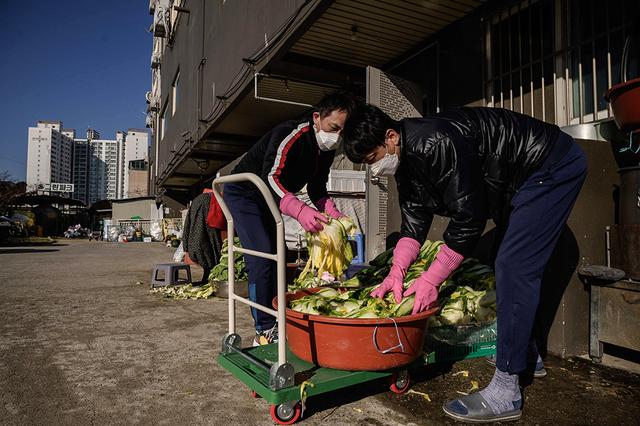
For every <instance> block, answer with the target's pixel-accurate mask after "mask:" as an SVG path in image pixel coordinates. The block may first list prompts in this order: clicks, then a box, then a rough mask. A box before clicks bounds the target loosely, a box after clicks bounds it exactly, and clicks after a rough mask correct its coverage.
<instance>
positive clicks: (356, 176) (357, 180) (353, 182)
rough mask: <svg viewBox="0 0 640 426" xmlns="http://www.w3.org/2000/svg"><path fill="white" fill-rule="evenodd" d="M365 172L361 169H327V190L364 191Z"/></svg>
mask: <svg viewBox="0 0 640 426" xmlns="http://www.w3.org/2000/svg"><path fill="white" fill-rule="evenodd" d="M366 177H367V172H366V171H364V170H362V171H360V170H337V169H331V170H329V182H328V183H327V190H328V191H330V192H351V193H353V192H362V193H364V192H365V190H366V188H365V179H366Z"/></svg>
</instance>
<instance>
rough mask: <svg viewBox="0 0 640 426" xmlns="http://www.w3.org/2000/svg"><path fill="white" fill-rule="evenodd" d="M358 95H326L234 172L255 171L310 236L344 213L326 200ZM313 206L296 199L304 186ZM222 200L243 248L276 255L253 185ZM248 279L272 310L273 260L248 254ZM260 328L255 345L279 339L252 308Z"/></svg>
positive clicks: (256, 297)
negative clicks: (330, 175) (340, 144)
mask: <svg viewBox="0 0 640 426" xmlns="http://www.w3.org/2000/svg"><path fill="white" fill-rule="evenodd" d="M358 102H359V101H358V98H356V97H355V96H354V95H352V94H350V93H348V92H344V91H337V92H334V93H331V94H328V95H326V96H325V97H324V98H323V99H322V100H321V101H320V102H319V103H318V104H317V105H316V106H315V108H314V110H313V112H312V114H311V116H310V117H308V118H307V119H304V120H301V121H293V120H292V121H286V122H284V123H282V124H280V125H278V126H276V127H275V128H273V129H272V130H271V131H270V132H269V133H267V134H266V135H264V136H263V137H262V138H261V139H260V140H259V141H258V142H257V143H256V144H255V145H254V146H253V147H252V148H251V149H250V150H249V152H247V154H246V155H245V156H244V158H243V159H242V160H241V161H240V163H238V165H237V166H236V167H235V168H234V169H233V170H232V172H231V173H232V174H234V173H247V172H248V173H254V174H256V175H258V176H259V177H260V178H262V180H263V181H264V182H265V183H266V184H267V186H268V187H269V189H270V190H271V193H272V195H273V197H274V199H275V201H276V202H277V203H278V204H279V206H280V210H281V211H282V213H284V214H286V215H288V216H291V217H293V218H294V219H296V220H297V221H298V222H300V225H302V227H303V228H304V229H305V230H306V231H309V232H317V231H320V230H321V229H322V226H323V223H326V221H327V219H326V217H325V215H324V214H323V213H326V214H328V215H329V216H331V217H334V218H337V217H340V216H342V214H341V213H340V212H339V211H338V209H336V206H335V204H334V202H333V200H331V198H329V197H328V194H327V180H328V177H329V168H330V167H331V164H332V163H333V158H334V156H335V149H336V148H337V147H338V145H339V143H340V141H341V138H340V132H341V131H342V128H343V126H344V122H345V120H346V118H347V116H348V115H349V114H350V113H351V112H352V111H353V110H354V109H355V108H356V106H357V105H358ZM305 185H306V187H307V193H308V195H309V198H310V199H311V201H312V202H313V204H314V206H315V207H316V208H317V210H316V208H313V207H312V206H309V205H307V204H306V203H304V202H303V201H301V200H300V199H298V198H297V197H296V195H295V194H296V193H297V192H299V191H300V190H301V189H302V188H304V186H305ZM223 197H224V200H225V202H226V203H227V205H228V206H229V210H230V211H231V214H232V216H233V219H234V222H235V225H236V230H237V233H238V237H239V238H240V242H241V243H242V246H243V247H244V248H247V249H252V250H257V251H261V252H269V253H275V251H276V230H275V223H274V220H273V217H272V216H271V213H270V212H269V209H268V207H267V205H266V203H265V201H264V199H263V197H262V195H261V194H260V192H259V191H258V189H257V188H256V187H255V186H254V185H253V184H251V183H248V182H247V183H234V184H227V185H225V187H224V195H223ZM245 261H246V264H247V272H248V275H249V298H250V299H251V300H252V301H254V302H256V303H259V304H261V305H264V306H270V305H271V300H272V299H273V297H274V296H275V294H276V287H277V280H276V265H275V263H274V262H273V261H271V260H268V259H263V258H260V257H256V256H248V255H245ZM251 312H252V315H253V318H254V321H255V328H256V336H255V339H254V346H257V345H260V344H267V343H272V342H274V341H276V339H277V337H278V333H277V324H276V321H275V318H274V317H272V316H271V315H269V314H266V313H264V312H262V311H259V310H257V309H251Z"/></svg>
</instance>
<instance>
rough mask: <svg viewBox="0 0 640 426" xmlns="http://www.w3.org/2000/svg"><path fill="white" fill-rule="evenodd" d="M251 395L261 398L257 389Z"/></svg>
mask: <svg viewBox="0 0 640 426" xmlns="http://www.w3.org/2000/svg"><path fill="white" fill-rule="evenodd" d="M251 396H252V397H254V398H260V395H258V393H257V392H256V391H251Z"/></svg>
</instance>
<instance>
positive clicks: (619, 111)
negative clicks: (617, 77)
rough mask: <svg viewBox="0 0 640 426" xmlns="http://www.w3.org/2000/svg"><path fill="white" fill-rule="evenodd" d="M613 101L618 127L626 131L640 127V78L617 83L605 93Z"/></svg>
mask: <svg viewBox="0 0 640 426" xmlns="http://www.w3.org/2000/svg"><path fill="white" fill-rule="evenodd" d="M604 98H605V99H606V100H607V102H610V103H611V109H612V110H613V116H614V120H615V122H616V124H617V125H618V128H619V129H620V130H622V131H624V132H631V131H634V130H637V129H640V78H635V79H633V80H629V81H626V82H624V83H620V84H616V85H615V86H613V87H611V88H610V89H609V90H607V92H606V93H605V95H604Z"/></svg>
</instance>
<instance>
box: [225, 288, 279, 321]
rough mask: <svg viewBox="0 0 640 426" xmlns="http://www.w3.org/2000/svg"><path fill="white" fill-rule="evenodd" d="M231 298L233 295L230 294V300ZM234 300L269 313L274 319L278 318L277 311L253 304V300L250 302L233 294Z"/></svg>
mask: <svg viewBox="0 0 640 426" xmlns="http://www.w3.org/2000/svg"><path fill="white" fill-rule="evenodd" d="M231 297H232V295H231V293H229V298H231ZM233 298H234V299H235V300H237V301H239V302H241V303H244V304H245V305H249V306H251V307H252V308H255V309H257V310H259V311H262V312H266V313H268V314H270V315H273V316H274V317H277V316H278V312H277V311H276V310H274V309H271V308H267V307H265V306H263V305H261V304H259V303H256V302H253V301H251V300H249V299H247V298H245V297H242V296H238V295H237V294H235V293H234V294H233Z"/></svg>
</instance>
